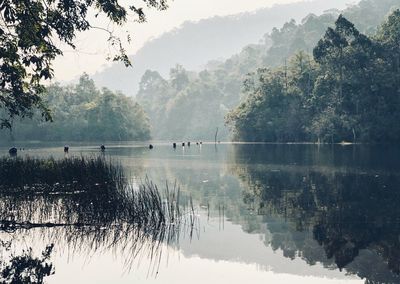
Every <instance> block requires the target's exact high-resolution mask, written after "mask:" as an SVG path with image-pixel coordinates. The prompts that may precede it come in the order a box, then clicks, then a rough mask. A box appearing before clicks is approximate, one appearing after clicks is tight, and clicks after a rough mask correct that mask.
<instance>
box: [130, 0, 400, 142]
mask: <svg viewBox="0 0 400 284" xmlns="http://www.w3.org/2000/svg"><path fill="white" fill-rule="evenodd" d="M399 5H400V1H398V0H385V1H378V0H364V1H361V2H360V3H359V4H358V5H355V6H351V7H349V8H347V9H346V10H344V11H338V10H330V11H327V12H326V13H324V14H322V15H320V16H316V15H314V14H310V15H308V16H307V17H306V18H304V19H303V20H302V22H301V23H300V24H297V23H296V22H295V21H293V20H291V21H289V22H287V23H286V24H285V25H283V27H282V28H280V29H278V28H274V29H273V31H272V32H271V33H270V34H266V35H265V36H264V38H263V41H262V42H260V43H259V44H252V45H248V46H247V47H245V48H244V49H243V50H242V51H241V52H240V53H239V54H237V55H234V56H232V57H231V58H229V59H228V60H226V61H223V62H218V61H212V62H209V64H208V65H207V68H206V69H205V70H203V71H201V72H188V71H186V70H185V69H184V68H183V67H182V66H176V67H175V68H172V69H171V72H170V77H169V79H164V78H163V77H162V76H161V75H160V74H159V73H158V72H156V71H147V72H146V73H145V75H144V76H143V77H142V80H141V83H140V89H139V92H138V94H137V99H138V101H139V102H140V104H141V105H143V107H144V109H145V111H146V112H147V113H148V115H149V118H150V124H151V126H152V134H153V136H154V137H155V138H157V139H202V140H213V139H214V134H215V131H216V128H217V127H218V128H219V136H218V138H219V139H221V140H228V139H229V131H228V129H227V128H226V127H225V116H226V114H227V113H228V112H229V110H230V109H232V108H235V107H236V106H237V105H238V104H239V102H240V101H242V100H244V98H245V97H246V96H247V95H248V94H247V93H246V92H242V82H243V81H244V80H245V78H246V74H247V73H251V72H254V71H255V70H257V68H268V67H277V66H279V65H285V62H286V66H287V65H288V64H289V58H291V57H292V56H293V55H294V54H296V53H298V52H300V51H305V53H304V54H303V55H304V56H303V57H306V54H307V53H311V52H312V50H313V48H314V47H315V45H316V44H317V42H318V40H320V39H321V37H322V36H323V35H324V33H325V31H326V30H327V28H329V27H332V26H334V23H335V20H336V19H337V18H338V16H339V14H340V13H343V15H344V16H345V17H346V18H348V19H349V20H351V21H352V22H354V23H355V27H356V28H357V29H359V30H360V31H362V32H364V33H367V34H372V33H374V32H375V31H376V30H377V27H378V26H379V24H380V23H381V22H382V21H383V20H384V19H385V17H386V16H387V15H388V13H389V12H390V11H392V10H393V9H394V8H396V7H399ZM286 68H287V67H286ZM283 69H285V67H284V68H283ZM286 72H287V70H286ZM204 114H207V115H206V116H205V115H204ZM230 118H232V116H230ZM229 122H230V123H231V122H232V120H231V119H230V120H229ZM231 125H232V124H231ZM238 137H239V136H236V138H238ZM241 139H242V140H245V139H246V137H241ZM250 140H252V141H255V139H252V138H250Z"/></svg>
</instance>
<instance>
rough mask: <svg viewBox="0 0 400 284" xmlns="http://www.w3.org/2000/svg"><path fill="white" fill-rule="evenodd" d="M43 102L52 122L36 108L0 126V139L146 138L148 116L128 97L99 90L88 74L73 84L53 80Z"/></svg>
mask: <svg viewBox="0 0 400 284" xmlns="http://www.w3.org/2000/svg"><path fill="white" fill-rule="evenodd" d="M43 102H44V103H46V105H49V106H51V111H52V113H51V115H52V118H53V122H52V123H49V122H45V121H43V120H42V119H41V116H40V112H39V111H37V112H36V113H35V114H34V115H33V118H32V119H31V120H26V119H21V118H17V119H14V120H12V121H10V123H12V128H11V130H9V129H2V130H0V133H1V134H2V135H0V141H7V140H18V141H22V140H40V141H94V140H102V141H121V140H147V139H150V127H149V121H148V118H147V116H146V114H145V112H144V111H143V109H142V107H141V106H140V105H139V104H138V103H136V102H135V101H134V100H133V99H132V98H129V97H126V96H124V95H123V94H121V93H118V92H112V91H110V90H108V89H106V88H103V89H102V90H99V89H97V88H96V86H95V84H94V82H93V81H92V80H91V79H90V78H89V76H88V75H86V74H84V75H82V76H81V77H80V79H79V82H78V83H77V84H76V85H69V86H61V85H59V84H53V85H50V86H48V87H47V88H46V93H45V94H44V95H43Z"/></svg>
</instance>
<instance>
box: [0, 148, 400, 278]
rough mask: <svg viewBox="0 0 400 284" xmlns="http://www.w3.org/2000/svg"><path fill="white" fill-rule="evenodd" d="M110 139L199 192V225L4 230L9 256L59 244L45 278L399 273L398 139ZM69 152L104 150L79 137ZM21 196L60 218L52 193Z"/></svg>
mask: <svg viewBox="0 0 400 284" xmlns="http://www.w3.org/2000/svg"><path fill="white" fill-rule="evenodd" d="M106 146H107V148H106V151H105V153H104V155H105V158H106V159H110V160H112V161H114V162H118V163H121V164H122V166H123V168H124V169H125V172H126V173H127V175H128V176H129V180H130V181H131V182H132V183H134V184H140V183H142V182H144V181H145V180H146V179H148V180H150V181H152V182H153V183H155V184H157V186H158V187H159V189H160V190H161V191H163V190H164V188H165V186H166V184H168V185H169V188H174V185H175V187H176V188H178V187H179V189H180V192H181V194H182V196H184V197H185V198H190V199H191V200H192V202H193V208H194V212H195V214H196V219H195V220H194V226H192V227H189V226H182V227H180V228H179V230H174V231H173V232H169V233H168V234H166V235H163V238H162V240H161V241H159V240H158V239H157V240H155V239H154V238H152V237H151V236H149V235H146V236H145V237H143V238H142V237H141V238H135V235H134V233H133V234H132V232H127V233H126V234H125V235H124V236H121V235H118V236H116V235H114V232H113V229H112V228H110V227H107V226H105V227H104V228H101V230H99V231H97V232H96V233H93V232H90V231H88V230H86V231H85V233H84V234H83V233H82V232H83V229H82V228H80V229H79V230H74V229H72V228H45V227H41V228H30V229H18V230H13V231H6V230H0V240H1V245H2V246H3V248H2V249H0V254H1V255H2V258H3V261H5V260H7V259H9V258H11V257H12V256H16V255H19V254H21V253H23V251H25V252H27V251H28V252H29V253H30V254H31V255H33V256H37V257H39V258H40V256H41V253H42V252H43V251H45V249H46V247H48V246H52V244H53V246H52V247H51V254H49V257H48V259H47V263H51V265H52V267H53V268H54V274H53V275H50V276H48V277H46V278H45V279H44V280H45V282H46V283H230V284H231V283H307V284H309V283H318V284H320V283H400V277H399V273H400V160H399V158H400V148H399V147H392V146H361V145H353V146H352V145H347V146H342V145H334V146H331V145H307V144H306V145H294V144H293V145H273V144H217V145H214V144H207V143H204V144H203V145H195V144H194V143H193V142H192V145H191V147H187V146H186V147H181V146H180V143H179V144H178V147H177V149H173V148H172V145H170V144H165V143H154V149H152V150H150V149H148V147H147V146H148V145H145V144H138V143H124V144H107V145H106ZM18 147H24V151H20V152H19V154H18V155H19V156H22V157H24V156H34V157H49V156H53V157H55V158H60V159H63V158H64V153H63V149H62V145H56V144H48V145H46V146H45V147H44V146H43V145H41V144H25V145H22V144H21V145H18ZM0 155H2V156H6V155H8V149H7V148H6V147H0ZM68 155H69V156H81V155H83V156H97V155H102V154H100V151H99V147H98V145H95V146H93V145H87V144H86V145H85V144H76V145H74V144H71V145H70V152H69V154H68ZM7 202H14V201H13V200H11V201H10V200H8V201H7ZM15 202H16V204H18V206H20V207H19V208H18V207H17V208H14V209H13V210H16V211H18V210H31V212H40V211H41V210H42V211H43V210H46V211H48V212H47V213H48V216H50V217H49V218H50V219H51V218H52V217H51V216H52V214H53V213H55V211H56V210H57V209H56V208H57V207H53V204H52V203H50V205H49V201H48V200H47V201H43V204H46V205H45V207H43V209H42V208H41V206H42V205H41V204H42V203H38V202H36V203H29V202H25V203H24V202H22V203H18V202H17V201H15ZM4 204H5V202H0V205H4ZM24 206H25V207H24ZM43 206H44V205H43ZM28 207H29V208H28ZM1 211H2V212H3V213H2V214H3V218H2V219H4V218H5V216H4V214H11V215H12V214H13V212H6V213H4V212H5V211H4V210H1ZM9 211H10V210H9ZM53 211H54V212H53ZM14 214H16V213H14ZM35 214H36V213H35ZM7 218H9V217H7ZM138 239H139V240H141V241H139V242H138V241H137V240H138ZM5 248H6V249H5Z"/></svg>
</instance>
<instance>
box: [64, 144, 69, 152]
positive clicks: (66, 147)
mask: <svg viewBox="0 0 400 284" xmlns="http://www.w3.org/2000/svg"><path fill="white" fill-rule="evenodd" d="M68 152H69V146H68V145H65V146H64V153H68Z"/></svg>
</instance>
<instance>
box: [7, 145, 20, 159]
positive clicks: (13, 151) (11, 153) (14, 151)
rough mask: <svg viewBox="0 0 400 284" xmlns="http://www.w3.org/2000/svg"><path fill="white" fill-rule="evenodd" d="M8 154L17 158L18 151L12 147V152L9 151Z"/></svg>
mask: <svg viewBox="0 0 400 284" xmlns="http://www.w3.org/2000/svg"><path fill="white" fill-rule="evenodd" d="M8 153H9V154H10V156H11V157H15V156H17V153H18V149H17V148H15V147H12V148H10V150H8Z"/></svg>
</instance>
